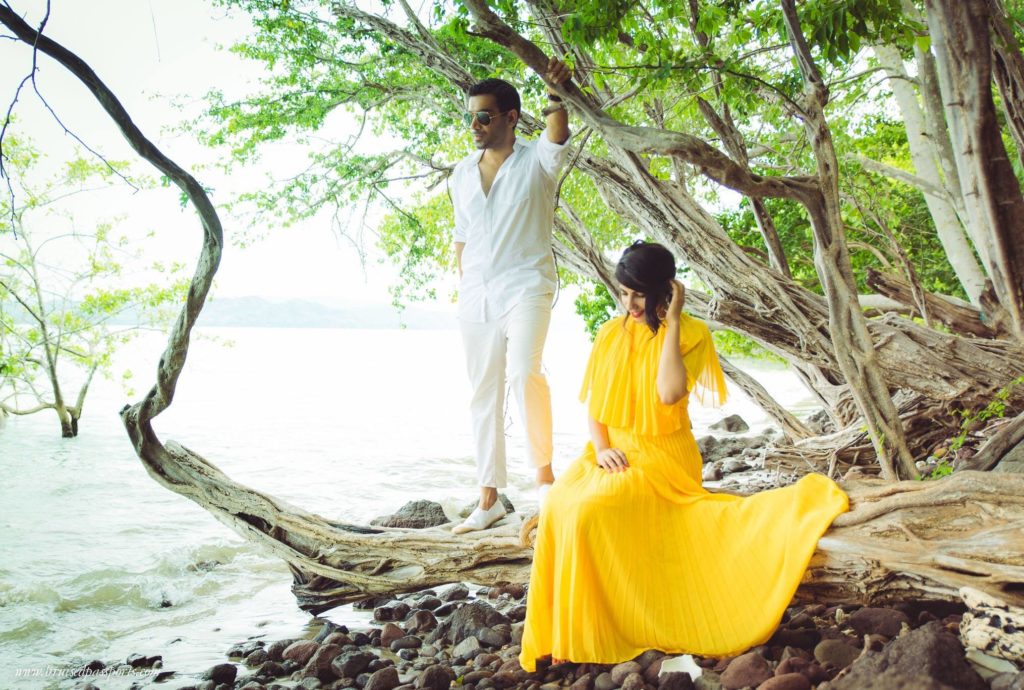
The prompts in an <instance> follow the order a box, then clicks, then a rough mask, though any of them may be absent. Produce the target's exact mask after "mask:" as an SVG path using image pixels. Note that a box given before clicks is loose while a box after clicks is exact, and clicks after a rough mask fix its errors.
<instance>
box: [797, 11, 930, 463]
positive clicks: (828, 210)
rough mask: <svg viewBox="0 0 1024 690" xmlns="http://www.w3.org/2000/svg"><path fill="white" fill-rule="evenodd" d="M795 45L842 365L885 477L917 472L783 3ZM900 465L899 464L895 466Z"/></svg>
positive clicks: (823, 264) (820, 263)
mask: <svg viewBox="0 0 1024 690" xmlns="http://www.w3.org/2000/svg"><path fill="white" fill-rule="evenodd" d="M782 14H783V17H784V19H785V23H786V30H787V33H788V34H789V42H790V44H791V45H792V46H793V50H794V52H795V53H796V59H797V63H798V64H799V66H800V72H801V74H802V75H803V78H804V93H805V98H804V114H803V120H804V126H805V128H806V130H807V135H808V138H809V139H810V142H811V147H812V148H813V150H814V157H815V160H816V162H817V171H818V183H819V189H818V190H817V191H816V192H814V193H811V194H807V195H806V196H805V197H804V198H803V199H802V201H803V202H804V205H805V207H806V208H807V212H808V215H809V216H810V220H811V230H812V232H813V234H814V265H815V268H816V269H817V272H818V279H819V281H820V282H821V285H822V288H823V289H824V291H825V297H826V299H827V302H828V323H829V330H830V332H831V333H832V344H833V347H834V348H835V353H836V361H837V363H838V365H839V370H840V371H841V372H842V374H843V377H844V378H845V379H846V381H847V383H848V385H849V386H850V392H851V393H852V394H853V399H854V401H855V402H856V403H857V409H858V411H859V412H860V414H861V417H862V418H863V419H864V422H865V424H867V427H868V433H869V434H870V435H871V440H872V443H873V444H874V446H875V450H876V452H877V454H878V462H879V464H880V465H881V467H882V475H883V476H884V477H886V478H887V479H896V478H898V477H899V476H900V475H902V476H904V477H908V478H915V477H917V468H916V467H915V465H914V457H913V454H912V453H911V451H910V448H909V447H908V446H907V441H906V438H905V436H904V433H903V427H902V425H901V423H900V419H899V415H898V414H897V412H896V406H895V405H894V404H893V402H892V398H891V395H890V393H889V388H888V385H887V383H886V381H885V379H884V378H883V376H882V373H881V371H880V369H879V367H878V364H877V359H876V357H875V353H874V349H875V345H874V342H873V341H872V338H871V334H870V332H869V331H868V328H867V324H866V323H865V319H864V313H863V312H862V311H861V309H860V304H859V303H858V302H857V287H856V282H855V281H854V278H853V267H852V265H851V264H850V255H849V252H848V250H847V245H846V230H845V227H844V224H843V218H842V212H841V210H840V199H839V161H838V159H837V157H836V152H835V147H834V146H833V144H832V132H831V131H830V130H829V127H828V123H827V122H826V120H825V113H824V107H825V104H826V103H828V90H827V88H826V87H825V83H824V81H823V80H822V78H821V74H820V73H819V71H818V68H817V66H816V65H815V64H814V62H813V59H812V58H811V51H810V48H809V46H808V45H807V42H806V39H805V38H804V35H803V32H802V30H801V28H800V20H799V18H798V17H797V14H796V5H795V3H794V0H782ZM897 467H898V468H899V469H897Z"/></svg>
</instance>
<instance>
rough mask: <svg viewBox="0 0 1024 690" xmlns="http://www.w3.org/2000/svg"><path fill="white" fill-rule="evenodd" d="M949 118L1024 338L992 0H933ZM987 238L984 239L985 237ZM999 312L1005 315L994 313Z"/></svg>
mask: <svg viewBox="0 0 1024 690" xmlns="http://www.w3.org/2000/svg"><path fill="white" fill-rule="evenodd" d="M925 4H926V6H927V8H928V27H929V30H930V32H931V37H932V46H933V47H934V52H935V56H936V60H937V62H938V65H939V81H940V84H941V89H942V94H943V96H944V103H945V106H946V118H947V120H948V122H949V129H950V133H951V136H952V139H953V143H954V146H953V151H954V155H955V156H956V160H957V167H958V168H959V169H960V184H961V187H962V188H963V197H964V202H965V205H966V212H967V219H966V221H965V222H966V224H967V225H968V226H970V225H972V224H973V225H974V226H975V229H981V230H982V231H983V234H982V236H981V237H980V238H978V239H976V241H975V245H976V249H977V250H978V253H979V254H980V256H981V259H982V262H983V263H984V264H985V268H986V271H987V273H988V276H989V278H990V280H991V282H992V287H993V291H994V294H995V297H996V298H997V300H998V306H999V307H1000V308H1001V310H1002V311H1003V312H1005V314H1006V317H1007V318H1008V320H1009V328H1010V330H1011V332H1012V333H1013V334H1014V335H1015V337H1017V338H1019V339H1022V340H1024V225H1022V224H1021V222H1020V219H1021V218H1024V195H1022V193H1021V189H1020V184H1019V183H1018V181H1017V177H1016V175H1015V174H1014V171H1013V166H1012V165H1011V164H1010V159H1009V156H1008V154H1007V151H1006V147H1005V146H1004V144H1003V140H1002V137H1001V135H1000V128H999V121H998V119H997V117H996V110H995V104H994V102H993V99H992V46H991V42H990V40H989V17H990V7H989V2H988V0H927V1H926V3H925ZM979 240H980V241H979ZM992 317H993V318H997V317H998V315H997V314H993V315H992Z"/></svg>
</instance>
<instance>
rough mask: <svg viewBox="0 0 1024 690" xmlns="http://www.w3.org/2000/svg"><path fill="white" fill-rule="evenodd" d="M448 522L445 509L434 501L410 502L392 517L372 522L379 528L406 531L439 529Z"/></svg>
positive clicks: (376, 519) (375, 519)
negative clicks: (394, 528)
mask: <svg viewBox="0 0 1024 690" xmlns="http://www.w3.org/2000/svg"><path fill="white" fill-rule="evenodd" d="M446 522H448V517H447V516H446V515H445V514H444V508H442V507H441V504H440V503H435V502H434V501H425V500H419V501H409V502H408V503H406V504H405V505H404V506H402V507H401V508H399V509H398V510H397V511H395V512H394V513H392V514H391V515H382V516H381V517H378V518H374V519H373V520H370V524H371V525H376V526H377V527H404V528H405V529H424V528H426V527H437V526H438V525H443V524H445V523H446Z"/></svg>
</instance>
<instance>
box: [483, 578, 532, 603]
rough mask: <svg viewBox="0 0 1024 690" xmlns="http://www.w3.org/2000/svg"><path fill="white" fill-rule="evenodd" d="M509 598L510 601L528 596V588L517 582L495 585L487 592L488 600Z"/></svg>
mask: <svg viewBox="0 0 1024 690" xmlns="http://www.w3.org/2000/svg"><path fill="white" fill-rule="evenodd" d="M502 596H507V597H508V598H510V599H522V598H523V597H525V596H526V588H525V587H523V585H521V584H519V583H517V582H504V583H502V584H499V585H494V586H493V587H491V588H490V589H489V590H488V591H487V598H488V599H498V598H500V597H502Z"/></svg>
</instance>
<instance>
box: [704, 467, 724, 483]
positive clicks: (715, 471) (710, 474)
mask: <svg viewBox="0 0 1024 690" xmlns="http://www.w3.org/2000/svg"><path fill="white" fill-rule="evenodd" d="M700 476H701V479H703V480H704V481H706V482H717V481H718V480H719V479H721V478H722V468H721V467H719V466H718V463H717V462H709V463H708V464H706V465H704V469H702V470H701V473H700Z"/></svg>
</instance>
